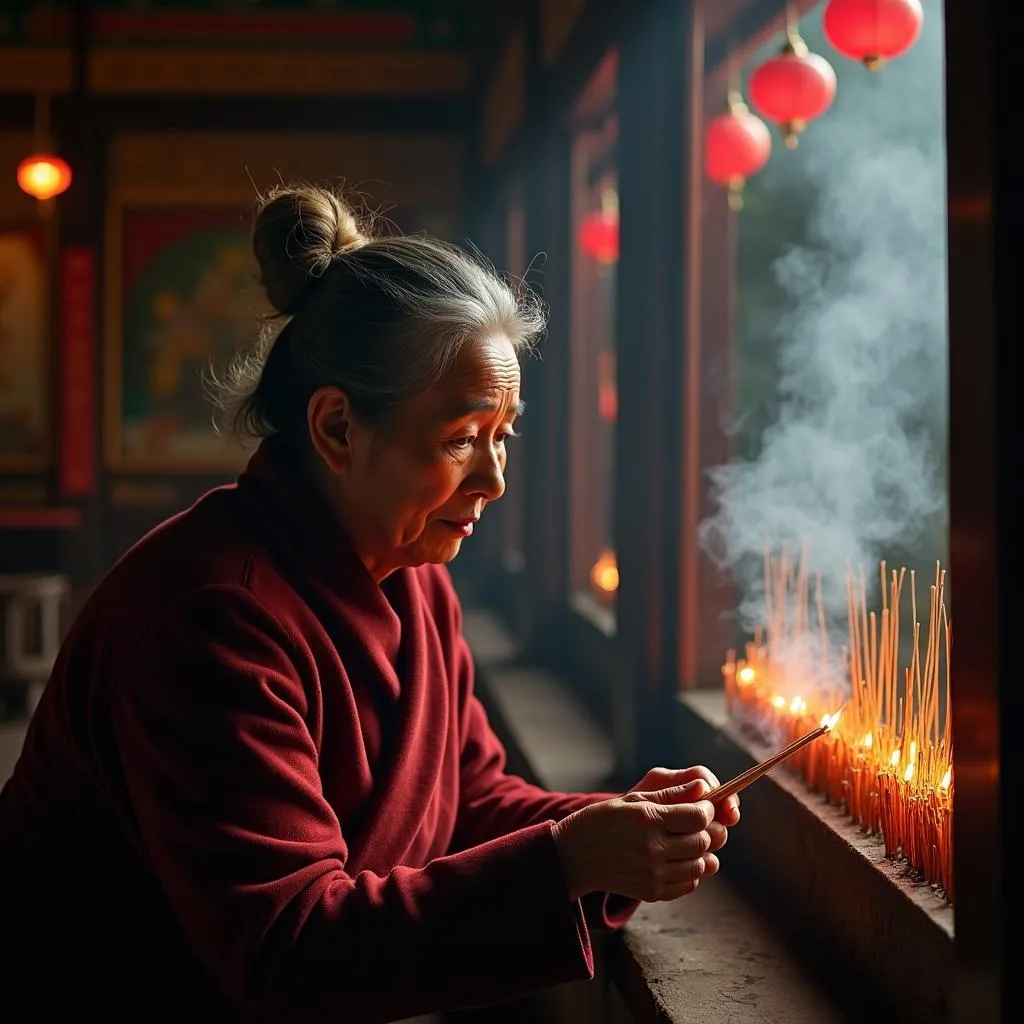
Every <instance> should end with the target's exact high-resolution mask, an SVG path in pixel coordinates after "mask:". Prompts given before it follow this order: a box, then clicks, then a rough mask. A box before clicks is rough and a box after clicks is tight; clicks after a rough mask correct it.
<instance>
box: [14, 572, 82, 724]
mask: <svg viewBox="0 0 1024 1024" xmlns="http://www.w3.org/2000/svg"><path fill="white" fill-rule="evenodd" d="M70 596H71V586H70V584H69V582H68V579H67V577H65V576H60V575H56V574H49V573H26V574H24V575H19V576H0V681H2V682H3V684H4V685H5V686H6V687H8V688H10V687H11V686H15V687H24V692H25V701H26V704H27V711H28V712H29V714H31V712H32V710H33V709H34V707H35V704H36V702H37V701H38V699H39V694H40V692H41V690H42V688H43V686H45V684H46V680H47V679H48V678H49V675H50V671H51V670H52V669H53V663H54V661H55V660H56V658H57V652H58V651H59V650H60V645H61V642H62V641H63V639H64V630H65V628H66V623H67V618H68V610H69V608H68V606H69V603H70Z"/></svg>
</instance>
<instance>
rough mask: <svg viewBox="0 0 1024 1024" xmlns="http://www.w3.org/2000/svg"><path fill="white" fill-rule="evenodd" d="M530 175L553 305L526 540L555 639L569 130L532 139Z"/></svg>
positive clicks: (538, 367)
mask: <svg viewBox="0 0 1024 1024" xmlns="http://www.w3.org/2000/svg"><path fill="white" fill-rule="evenodd" d="M531 157H532V159H531V160H530V162H529V166H528V169H527V177H526V210H527V227H526V238H527V243H526V249H527V252H528V253H546V254H547V255H546V259H545V260H544V261H543V263H542V264H541V266H540V267H539V268H538V270H539V271H540V273H535V274H533V275H532V276H531V277H530V278H528V280H529V282H530V284H531V285H532V286H533V287H535V288H537V290H538V291H539V292H540V294H541V296H542V297H543V299H544V300H545V301H546V302H547V303H548V305H549V307H550V309H551V319H550V322H549V325H548V335H547V338H546V340H545V342H544V345H543V349H542V356H543V358H542V359H539V360H538V359H532V360H528V361H527V364H526V366H525V367H524V373H523V394H524V396H525V398H526V401H527V403H528V409H527V413H526V416H525V417H524V422H523V437H522V443H521V447H522V449H523V456H522V457H523V470H524V472H523V487H524V489H525V493H526V507H525V509H524V515H523V537H524V546H525V548H526V550H527V551H528V552H529V553H530V557H529V558H528V559H527V563H526V574H527V594H528V598H529V606H530V607H529V613H530V623H529V627H528V628H529V631H530V641H531V644H532V645H536V646H538V647H545V646H547V645H548V644H549V643H550V642H551V641H552V637H551V636H550V635H547V636H546V635H544V632H543V631H542V627H544V626H547V625H552V624H554V623H555V622H556V621H557V620H558V619H559V617H560V611H561V607H562V605H563V603H564V601H565V600H566V598H567V596H568V592H569V568H568V535H567V528H568V522H567V519H568V505H569V493H568V481H567V473H566V467H567V466H568V459H569V451H568V430H567V429H566V424H567V422H568V407H569V266H570V252H569V245H570V224H569V208H570V189H569V181H570V177H569V135H568V131H567V129H565V128H564V127H561V126H554V127H553V128H552V130H551V131H550V132H548V133H547V137H546V138H544V139H543V142H542V144H540V145H536V146H535V147H531Z"/></svg>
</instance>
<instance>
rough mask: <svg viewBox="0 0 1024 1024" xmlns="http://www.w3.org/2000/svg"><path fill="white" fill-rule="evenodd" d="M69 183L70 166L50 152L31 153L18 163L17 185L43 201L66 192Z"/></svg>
mask: <svg viewBox="0 0 1024 1024" xmlns="http://www.w3.org/2000/svg"><path fill="white" fill-rule="evenodd" d="M70 185H71V167H70V166H69V165H68V163H67V161H66V160H61V158H60V157H59V156H54V155H53V154H52V153H33V154H32V156H28V157H25V159H24V160H22V161H21V163H20V164H18V186H19V187H20V188H21V190H22V191H23V192H27V193H28V194H29V195H30V196H32V197H33V198H34V199H38V200H39V201H40V202H41V203H45V202H47V201H48V200H50V199H54V198H55V197H56V196H59V195H60V194H61V193H62V192H66V191H67V190H68V187H69V186H70Z"/></svg>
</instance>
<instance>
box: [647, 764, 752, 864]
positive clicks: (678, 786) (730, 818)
mask: <svg viewBox="0 0 1024 1024" xmlns="http://www.w3.org/2000/svg"><path fill="white" fill-rule="evenodd" d="M698 779H703V780H704V781H705V782H706V783H707V784H708V787H709V790H708V791H709V792H710V790H711V789H716V788H717V787H718V786H719V785H720V783H719V781H718V779H717V777H716V776H715V773H714V772H712V771H711V770H710V769H708V768H705V767H704V766H703V765H695V766H694V767H693V768H681V769H672V768H652V769H651V770H650V771H649V772H648V773H647V774H646V775H645V776H644V777H643V778H642V779H641V780H640V781H639V782H638V783H637V784H636V785H635V786H634V787H633V788H632V789H631V790H630V792H631V793H650V792H660V793H662V794H663V795H664V796H665V797H669V796H670V795H671V793H672V792H673V791H675V792H676V793H677V794H679V793H681V792H682V788H683V787H684V786H688V785H689V784H690V783H691V782H696V781H697V780H698ZM739 820H740V798H739V797H738V796H730V797H727V798H726V799H725V800H723V801H722V802H721V803H720V804H716V805H715V820H714V821H713V822H712V824H711V839H712V844H711V852H712V853H714V851H715V850H720V849H721V848H722V847H723V846H725V843H726V840H727V839H728V838H729V833H728V832H727V831H726V830H727V829H730V828H732V827H733V826H734V825H738V824H739Z"/></svg>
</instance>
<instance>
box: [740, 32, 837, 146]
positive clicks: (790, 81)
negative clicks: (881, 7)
mask: <svg viewBox="0 0 1024 1024" xmlns="http://www.w3.org/2000/svg"><path fill="white" fill-rule="evenodd" d="M749 91H750V100H751V102H752V103H753V105H754V107H755V108H756V109H757V111H758V113H760V114H761V115H762V116H763V117H766V118H767V119H768V120H769V121H774V122H775V123H776V124H777V125H778V126H779V127H780V128H781V129H782V133H783V138H784V140H785V143H786V148H787V149H796V147H797V144H798V143H799V141H800V138H799V137H800V133H801V132H803V131H804V129H805V128H806V127H807V122H808V121H813V120H814V118H816V117H820V116H821V115H822V114H824V113H825V111H826V110H828V108H829V107H830V106H832V101H833V100H834V99H835V95H836V73H835V71H834V70H833V68H832V65H831V64H829V62H828V61H827V60H825V58H824V57H821V56H819V55H818V54H816V53H811V52H810V50H808V48H807V44H806V43H805V42H804V41H803V39H802V38H801V37H800V35H799V33H797V32H796V31H795V30H791V31H790V32H789V33H788V34H787V37H786V42H785V44H784V45H783V47H782V49H781V50H780V51H779V52H778V54H777V55H776V56H775V57H772V58H771V59H770V60H766V61H765V62H764V63H763V64H762V65H761V66H760V67H759V68H757V69H756V70H755V71H754V73H753V74H752V75H751V76H750V84H749Z"/></svg>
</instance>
